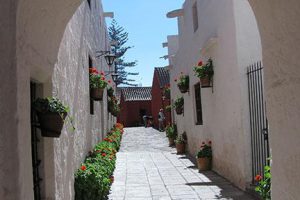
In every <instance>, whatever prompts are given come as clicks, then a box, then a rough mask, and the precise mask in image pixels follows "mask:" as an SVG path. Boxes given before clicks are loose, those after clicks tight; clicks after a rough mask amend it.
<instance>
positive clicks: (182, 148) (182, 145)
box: [176, 143, 185, 154]
mask: <svg viewBox="0 0 300 200" xmlns="http://www.w3.org/2000/svg"><path fill="white" fill-rule="evenodd" d="M176 150H177V154H184V153H185V143H177V144H176Z"/></svg>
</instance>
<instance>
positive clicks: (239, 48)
mask: <svg viewBox="0 0 300 200" xmlns="http://www.w3.org/2000/svg"><path fill="white" fill-rule="evenodd" d="M194 2H195V0H186V1H185V3H184V6H183V8H184V16H182V17H179V19H178V22H179V50H178V52H177V55H176V57H175V65H174V68H173V69H172V72H171V83H172V99H175V98H176V97H178V96H184V100H185V104H184V115H175V116H176V117H175V118H176V121H177V125H178V130H179V133H182V132H183V131H186V132H187V136H188V150H189V153H190V154H191V155H195V153H196V152H197V151H198V150H199V148H200V145H201V142H202V141H208V140H212V142H213V169H214V170H215V171H217V172H218V173H220V174H221V175H223V176H225V177H226V178H228V179H229V180H231V181H232V182H234V183H235V184H236V185H237V186H238V187H240V188H242V189H245V187H246V185H247V183H248V182H250V181H251V156H250V155H251V149H250V130H249V125H248V124H249V114H248V112H249V111H248V96H247V76H246V67H247V66H248V65H249V64H251V63H253V62H256V61H258V60H260V59H261V45H260V39H259V32H258V29H257V25H256V21H255V18H254V15H253V12H252V10H251V7H250V5H249V4H248V2H247V1H246V0H242V1H237V0H232V1H218V0H204V1H197V5H198V20H199V28H198V30H197V31H196V32H195V33H194V30H193V20H192V6H193V4H194ZM209 57H211V58H212V59H213V62H214V71H215V74H214V78H213V86H214V87H213V89H212V88H203V89H201V98H202V110H203V125H195V122H196V113H195V109H194V108H195V101H194V99H195V97H194V95H195V94H194V89H193V88H194V85H195V84H196V83H197V82H198V81H199V79H198V78H197V77H196V76H194V72H193V66H195V65H196V63H197V62H198V61H199V60H201V59H202V60H204V61H206V60H207V59H208V58H209ZM180 72H183V73H184V74H189V76H190V92H189V93H186V94H181V93H180V92H179V90H178V88H177V86H176V83H175V82H174V81H173V80H174V79H175V78H177V77H178V76H179V75H180ZM173 91H174V92H173Z"/></svg>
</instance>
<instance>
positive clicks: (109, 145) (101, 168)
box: [74, 128, 123, 200]
mask: <svg viewBox="0 0 300 200" xmlns="http://www.w3.org/2000/svg"><path fill="white" fill-rule="evenodd" d="M122 132H123V130H121V129H118V128H114V129H113V130H112V131H111V132H109V133H108V135H107V137H106V138H105V139H104V140H103V141H102V142H100V143H99V144H97V145H96V146H95V147H94V149H93V151H91V152H90V154H89V155H88V157H87V158H86V159H85V161H84V163H82V165H81V167H80V169H78V170H77V171H76V173H75V184H74V186H75V200H99V199H106V198H107V195H108V193H109V189H110V186H111V184H112V181H113V176H112V174H113V171H114V168H115V162H116V153H117V151H118V149H119V147H120V143H121V136H122Z"/></svg>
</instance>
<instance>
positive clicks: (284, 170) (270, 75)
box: [249, 0, 300, 200]
mask: <svg viewBox="0 0 300 200" xmlns="http://www.w3.org/2000/svg"><path fill="white" fill-rule="evenodd" d="M249 3H250V5H251V6H252V8H253V11H254V14H255V16H256V19H257V23H258V28H259V31H260V35H261V41H262V50H263V62H264V66H265V74H264V75H265V89H266V98H267V107H268V118H269V124H270V128H269V129H270V144H271V151H272V199H275V200H276V199H297V198H298V196H299V189H298V186H297V185H298V182H299V180H300V174H299V172H298V170H297V169H299V163H300V156H299V155H300V149H299V142H300V136H299V129H300V124H299V119H300V103H299V99H300V92H299V88H300V66H299V60H298V59H299V57H300V47H299V43H300V21H299V15H300V2H299V1H297V0H290V1H288V2H286V1H281V0H272V1H271V0H266V1H261V0H249Z"/></svg>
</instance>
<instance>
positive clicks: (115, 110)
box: [107, 95, 121, 116]
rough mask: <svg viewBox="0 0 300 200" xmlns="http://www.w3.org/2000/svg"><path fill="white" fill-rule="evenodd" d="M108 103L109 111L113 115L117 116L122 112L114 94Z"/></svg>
mask: <svg viewBox="0 0 300 200" xmlns="http://www.w3.org/2000/svg"><path fill="white" fill-rule="evenodd" d="M107 105H108V111H109V112H110V113H111V114H112V115H114V116H117V115H118V114H119V113H120V111H121V108H120V104H119V103H118V100H117V98H116V97H115V96H114V95H113V96H112V97H110V98H109V99H108V103H107Z"/></svg>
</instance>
